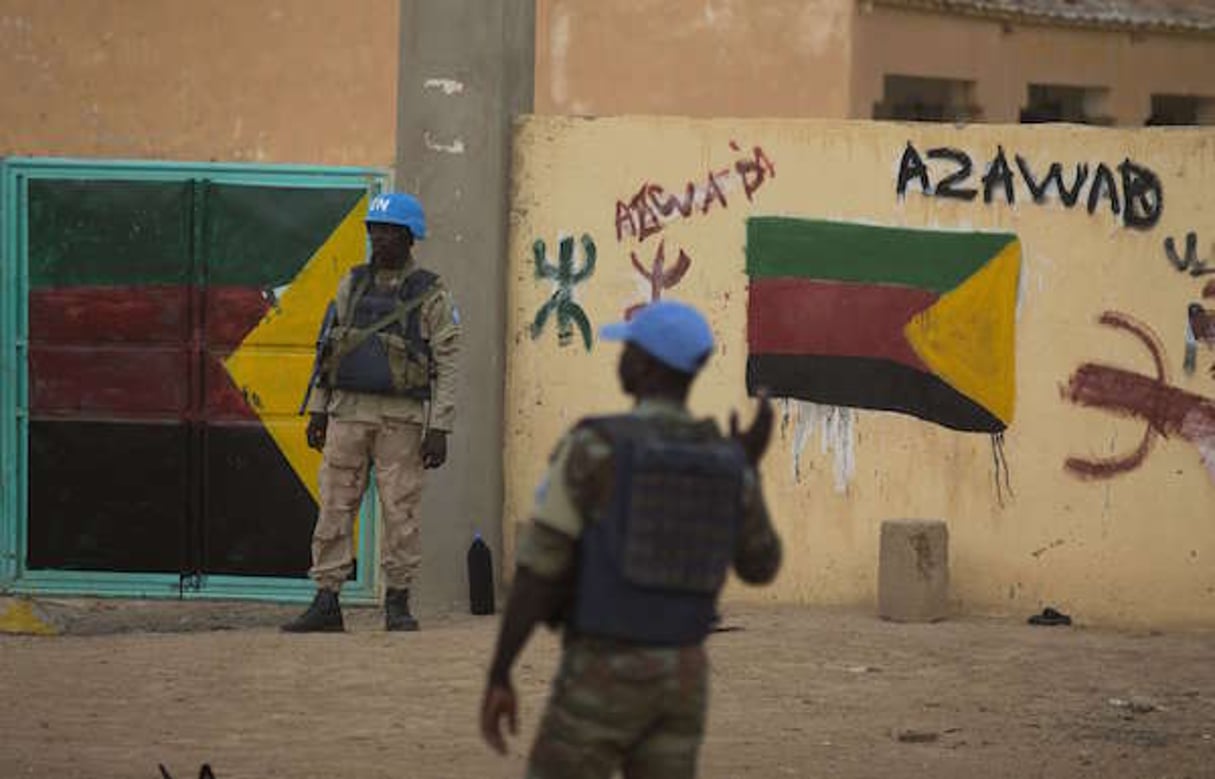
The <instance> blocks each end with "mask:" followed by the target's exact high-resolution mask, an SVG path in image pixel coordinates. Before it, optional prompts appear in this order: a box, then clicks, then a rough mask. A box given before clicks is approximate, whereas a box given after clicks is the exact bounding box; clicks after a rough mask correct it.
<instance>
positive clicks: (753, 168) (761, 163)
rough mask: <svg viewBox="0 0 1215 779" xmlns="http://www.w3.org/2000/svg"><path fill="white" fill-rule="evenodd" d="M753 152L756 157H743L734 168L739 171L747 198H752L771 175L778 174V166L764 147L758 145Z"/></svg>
mask: <svg viewBox="0 0 1215 779" xmlns="http://www.w3.org/2000/svg"><path fill="white" fill-rule="evenodd" d="M753 153H754V155H755V157H754V159H741V160H739V161H738V162H735V163H734V170H736V171H738V177H739V178H740V179H742V184H743V193H744V194H746V196H747V200H750V199H751V196H752V195H754V194H755V191H756V190H758V189H759V188H760V187H762V186H763V185H764V182H765V181H767V179H768V178H769V177H770V176H775V175H776V166H775V165H773V164H772V161H771V160H769V159H768V157H767V155H765V154H764V150H763V149H761V148H760V147H758V146H756V147H755V150H754V152H753Z"/></svg>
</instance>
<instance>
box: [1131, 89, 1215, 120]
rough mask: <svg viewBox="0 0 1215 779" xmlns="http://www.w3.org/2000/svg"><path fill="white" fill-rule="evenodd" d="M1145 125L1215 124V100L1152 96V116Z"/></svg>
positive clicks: (1190, 96) (1185, 96)
mask: <svg viewBox="0 0 1215 779" xmlns="http://www.w3.org/2000/svg"><path fill="white" fill-rule="evenodd" d="M1144 124H1147V125H1186V124H1215V98H1210V97H1200V96H1198V95H1152V115H1151V116H1149V117H1148V118H1147V121H1146V122H1144Z"/></svg>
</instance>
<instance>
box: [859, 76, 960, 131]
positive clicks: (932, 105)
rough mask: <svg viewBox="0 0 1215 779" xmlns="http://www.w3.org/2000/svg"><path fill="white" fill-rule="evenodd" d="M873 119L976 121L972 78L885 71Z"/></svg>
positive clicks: (874, 107)
mask: <svg viewBox="0 0 1215 779" xmlns="http://www.w3.org/2000/svg"><path fill="white" fill-rule="evenodd" d="M873 118H874V119H895V120H899V121H921V122H977V121H981V120H982V111H981V110H980V109H979V107H978V106H977V105H975V101H974V82H973V81H961V80H957V79H948V78H924V77H921V76H898V75H887V76H886V78H885V82H884V86H883V90H882V101H881V102H880V103H875V104H874V106H873Z"/></svg>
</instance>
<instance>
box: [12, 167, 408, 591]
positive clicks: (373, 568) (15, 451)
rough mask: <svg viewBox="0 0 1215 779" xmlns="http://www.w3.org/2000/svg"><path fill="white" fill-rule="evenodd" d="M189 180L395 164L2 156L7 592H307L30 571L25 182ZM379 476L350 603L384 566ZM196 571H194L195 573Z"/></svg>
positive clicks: (214, 579)
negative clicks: (380, 553) (380, 544)
mask: <svg viewBox="0 0 1215 779" xmlns="http://www.w3.org/2000/svg"><path fill="white" fill-rule="evenodd" d="M67 178H71V179H87V180H93V181H106V180H121V181H189V180H192V179H208V180H210V181H211V182H213V183H215V184H237V185H240V184H244V185H253V186H291V187H299V188H309V187H313V188H326V187H334V186H339V187H340V186H349V187H351V188H355V187H360V188H364V189H367V190H368V191H369V192H371V193H373V194H374V193H376V192H379V191H382V190H384V189H386V188H388V187H389V186H390V184H391V178H392V174H391V172H389V171H387V170H380V169H376V168H345V167H318V166H310V165H260V164H257V165H246V164H241V163H203V162H163V161H143V160H89V159H74V158H38V157H8V158H0V592H13V593H28V594H39V595H83V596H109V597H127V598H191V599H224V598H227V599H233V598H240V599H255V600H269V601H305V600H307V599H308V598H310V597H311V596H312V593H313V591H314V585H313V583H312V582H311V581H310V580H308V579H289V578H281V577H259V576H231V575H214V576H213V575H202V576H199V577H185V576H181V575H178V574H164V573H160V574H157V573H117V572H114V573H111V572H105V571H56V570H46V571H44V570H38V571H29V570H26V568H25V559H26V529H27V524H28V521H29V503H28V496H27V490H28V478H29V474H28V441H29V387H28V361H29V354H28V350H29V337H28V335H29V321H28V314H27V302H28V299H29V256H28V253H29V235H28V222H27V218H26V217H27V215H26V206H27V204H28V199H27V189H26V184H27V182H28V181H30V180H31V179H67ZM378 524H379V500H378V497H377V495H376V492H375V482H374V480H371V479H369V489H368V491H367V494H366V495H365V496H364V499H363V505H362V507H361V508H360V510H359V541H358V548H357V550H356V554H357V556H358V560H359V565H358V570H357V573H356V578H355V579H354V581H351V582H349V583H348V584H347V586H346V587H344V588H343V590H342V595H343V599H344V600H348V601H350V602H351V603H374V602H375V600H376V589H377V578H378V573H377V572H378V569H379V566H378V565H375V564H373V561H375V560H377V559H378V554H377V551H378V550H377V548H376V541H377V533H376V529H377V526H378ZM192 579H193V580H192Z"/></svg>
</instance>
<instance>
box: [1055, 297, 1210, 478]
mask: <svg viewBox="0 0 1215 779" xmlns="http://www.w3.org/2000/svg"><path fill="white" fill-rule="evenodd" d="M1099 321H1100V322H1101V324H1103V325H1106V326H1108V327H1113V328H1117V329H1121V330H1125V331H1127V332H1129V333H1131V334H1132V335H1134V336H1135V337H1136V338H1137V339H1139V341H1140V342H1141V343H1142V344H1143V345H1144V347H1145V348H1146V349H1147V351H1148V353H1149V354H1150V355H1151V356H1152V360H1153V362H1154V363H1155V367H1156V376H1155V377H1151V376H1144V375H1142V374H1138V373H1133V372H1131V371H1128V370H1124V369H1122V368H1116V367H1113V366H1110V365H1102V364H1100V363H1091V362H1090V363H1085V364H1083V365H1081V366H1080V367H1079V368H1077V369H1076V372H1075V373H1073V374H1072V376H1071V378H1070V380H1069V381H1068V384H1067V386H1066V387H1064V388H1063V396H1064V397H1065V398H1067V399H1068V400H1070V401H1072V402H1073V403H1076V404H1078V405H1081V406H1087V407H1090V408H1099V409H1104V410H1106V411H1109V412H1111V413H1114V414H1116V415H1119V416H1124V417H1134V418H1138V419H1142V420H1143V421H1144V422H1145V423H1146V428H1145V430H1144V434H1143V438H1142V439H1141V441H1140V443H1139V446H1138V447H1137V448H1136V449H1135V450H1134V451H1132V452H1130V453H1128V454H1126V455H1122V456H1118V457H1111V458H1098V459H1087V458H1080V457H1069V458H1068V459H1067V461H1066V462H1065V463H1064V467H1065V468H1067V470H1069V471H1071V472H1072V473H1074V474H1076V475H1077V476H1081V477H1084V478H1093V479H1101V478H1109V477H1111V476H1114V475H1117V474H1120V473H1126V472H1127V471H1130V470H1134V469H1135V468H1138V467H1139V466H1140V465H1141V464H1142V463H1143V462H1144V460H1145V459H1146V457H1147V455H1148V452H1149V451H1150V450H1151V447H1152V444H1153V442H1154V439H1155V438H1156V437H1157V436H1165V437H1167V436H1170V435H1176V436H1179V437H1181V438H1182V439H1184V440H1186V441H1189V442H1190V443H1192V444H1194V445H1195V446H1197V447H1198V450H1199V453H1200V454H1201V456H1202V460H1203V463H1204V464H1205V465H1206V468H1207V471H1208V472H1209V473H1210V476H1211V478H1212V479H1213V480H1215V401H1213V400H1212V399H1210V398H1206V397H1203V396H1201V395H1198V394H1196V393H1193V392H1188V391H1186V390H1183V389H1180V388H1178V387H1174V386H1172V385H1171V384H1170V383H1169V377H1168V370H1167V368H1166V363H1165V361H1164V357H1163V351H1164V350H1163V347H1162V346H1161V344H1160V339H1159V337H1157V335H1156V334H1155V332H1153V331H1152V329H1151V328H1149V327H1148V326H1147V325H1145V324H1143V323H1142V322H1138V321H1136V320H1135V319H1133V318H1132V317H1130V316H1128V315H1126V314H1121V313H1118V312H1116V311H1107V312H1106V313H1105V314H1102V316H1101V319H1100V320H1099Z"/></svg>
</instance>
